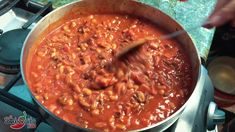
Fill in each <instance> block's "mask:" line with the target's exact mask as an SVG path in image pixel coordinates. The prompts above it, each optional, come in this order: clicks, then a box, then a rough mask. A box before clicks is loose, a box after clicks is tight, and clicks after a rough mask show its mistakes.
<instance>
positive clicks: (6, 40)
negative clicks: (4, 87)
mask: <svg viewBox="0 0 235 132" xmlns="http://www.w3.org/2000/svg"><path fill="white" fill-rule="evenodd" d="M29 31H30V30H28V29H15V30H11V31H8V32H6V33H3V34H2V35H1V36H0V72H3V73H7V74H15V73H18V72H19V70H20V68H19V65H20V53H21V49H22V45H23V42H24V40H25V38H26V36H27V35H28V33H29Z"/></svg>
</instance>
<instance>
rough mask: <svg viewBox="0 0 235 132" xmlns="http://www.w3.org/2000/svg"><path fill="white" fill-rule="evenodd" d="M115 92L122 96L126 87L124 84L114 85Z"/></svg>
mask: <svg viewBox="0 0 235 132" xmlns="http://www.w3.org/2000/svg"><path fill="white" fill-rule="evenodd" d="M115 90H116V92H117V94H118V95H120V94H122V93H123V92H125V91H126V85H125V83H117V84H116V85H115Z"/></svg>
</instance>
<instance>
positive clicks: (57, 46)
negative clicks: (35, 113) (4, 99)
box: [27, 14, 192, 131]
mask: <svg viewBox="0 0 235 132" xmlns="http://www.w3.org/2000/svg"><path fill="white" fill-rule="evenodd" d="M164 34H166V33H165V32H164V30H162V29H161V28H160V27H158V26H156V25H154V24H153V23H151V22H149V21H148V20H145V19H142V18H138V17H135V16H130V15H125V14H92V15H84V16H81V17H79V18H76V19H73V20H70V21H67V22H65V23H63V24H62V25H61V26H59V27H58V28H56V29H54V30H53V31H51V32H50V33H49V34H47V35H46V36H45V37H44V38H43V39H42V40H41V42H40V44H39V45H37V46H36V48H35V49H33V50H34V51H33V54H32V56H31V57H32V58H31V61H30V63H29V64H30V66H29V68H28V69H27V73H28V76H27V81H28V82H29V86H30V89H31V91H32V93H33V94H34V96H35V97H36V99H37V100H38V101H39V102H40V103H41V104H42V105H43V106H45V107H46V108H47V109H48V110H49V111H50V112H52V113H54V114H55V115H56V116H58V117H60V118H61V119H63V120H65V121H67V122H69V123H72V124H75V125H77V126H80V127H83V128H90V129H93V130H100V131H128V130H136V129H140V128H144V127H147V126H150V125H152V124H155V123H157V122H160V121H162V120H164V119H166V118H167V117H169V116H170V115H172V114H173V113H174V112H176V111H177V110H178V109H179V108H180V107H181V106H182V105H183V104H184V103H185V102H186V100H187V99H188V98H189V95H190V94H191V91H192V68H191V63H190V61H189V58H188V56H187V55H186V53H185V52H184V50H183V48H182V47H181V46H180V44H179V43H178V41H176V40H173V39H172V40H160V39H158V38H159V36H161V35H164ZM144 37H153V38H156V39H155V40H149V41H147V42H146V44H144V45H142V46H140V47H138V48H137V49H135V50H133V51H131V52H130V53H128V54H126V55H125V56H124V57H122V58H119V59H116V58H115V55H116V53H117V52H118V51H119V50H120V49H122V48H123V47H124V46H126V45H128V44H131V42H133V41H136V40H138V39H141V38H144ZM114 60H115V61H114Z"/></svg>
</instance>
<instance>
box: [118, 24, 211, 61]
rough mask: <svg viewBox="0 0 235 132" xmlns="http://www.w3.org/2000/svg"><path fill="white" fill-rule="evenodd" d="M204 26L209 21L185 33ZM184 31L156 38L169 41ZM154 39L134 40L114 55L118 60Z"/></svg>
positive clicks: (184, 31)
mask: <svg viewBox="0 0 235 132" xmlns="http://www.w3.org/2000/svg"><path fill="white" fill-rule="evenodd" d="M206 24H210V21H208V22H206V23H204V24H203V25H200V26H198V25H197V26H195V27H191V28H189V29H187V31H192V30H195V29H198V28H200V27H202V26H204V25H206ZM187 31H186V30H184V29H183V30H179V31H175V32H173V33H170V34H167V35H163V36H160V38H158V40H159V39H160V40H165V39H171V38H174V37H177V36H179V35H181V34H184V33H187ZM155 39H156V38H153V37H145V38H141V39H139V40H136V41H134V42H132V43H131V44H128V45H127V46H125V47H124V48H122V49H121V50H120V51H118V53H117V54H116V57H117V58H120V57H123V56H124V55H126V54H127V53H128V52H130V51H132V50H134V49H135V48H137V47H140V46H141V45H143V44H145V43H146V42H147V41H149V40H155Z"/></svg>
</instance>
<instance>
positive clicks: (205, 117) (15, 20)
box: [0, 0, 224, 132]
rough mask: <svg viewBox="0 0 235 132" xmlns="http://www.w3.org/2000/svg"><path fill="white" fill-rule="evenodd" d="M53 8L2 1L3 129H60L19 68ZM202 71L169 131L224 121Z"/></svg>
mask: <svg viewBox="0 0 235 132" xmlns="http://www.w3.org/2000/svg"><path fill="white" fill-rule="evenodd" d="M50 11H52V7H51V3H48V4H47V5H41V4H39V3H36V2H32V1H21V0H9V1H3V0H0V23H1V24H0V131H4V132H5V131H6V132H8V131H13V130H14V129H19V131H38V132H44V131H47V132H54V131H58V129H55V128H52V127H51V126H50V125H48V124H50V123H49V122H48V123H46V122H45V121H44V119H43V118H42V116H41V115H40V114H39V112H37V109H36V108H35V105H34V101H33V99H32V98H31V95H30V93H29V92H28V88H27V86H25V85H24V83H23V81H22V79H21V74H20V68H19V65H20V52H21V49H22V44H23V42H24V39H25V37H26V36H27V34H28V33H29V31H30V29H31V28H33V27H34V26H35V23H37V21H38V20H39V19H40V18H41V17H43V16H44V15H45V14H47V13H48V12H50ZM3 38H4V39H3ZM200 74H201V75H200V78H199V83H198V84H197V86H196V89H195V92H194V93H193V95H192V96H191V97H190V99H189V100H190V101H189V102H190V103H188V104H187V106H186V108H185V110H184V111H183V113H182V115H181V116H180V118H179V119H178V120H177V121H176V122H175V123H174V124H170V125H171V127H170V128H168V129H167V130H165V131H166V132H198V131H200V132H201V131H202V132H203V131H208V130H207V128H208V129H210V130H211V131H213V132H215V131H217V129H216V127H215V125H216V124H217V123H220V122H222V121H223V117H224V115H223V112H221V111H220V110H218V109H217V107H216V104H215V103H213V93H214V89H213V86H212V84H211V81H210V79H209V77H208V75H207V71H206V69H205V68H204V67H203V66H201V73H200ZM20 118H26V119H27V122H26V123H25V122H24V123H21V124H16V123H15V122H16V120H18V121H19V119H20ZM58 128H60V126H58ZM59 131H63V128H61V129H60V130H59Z"/></svg>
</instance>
